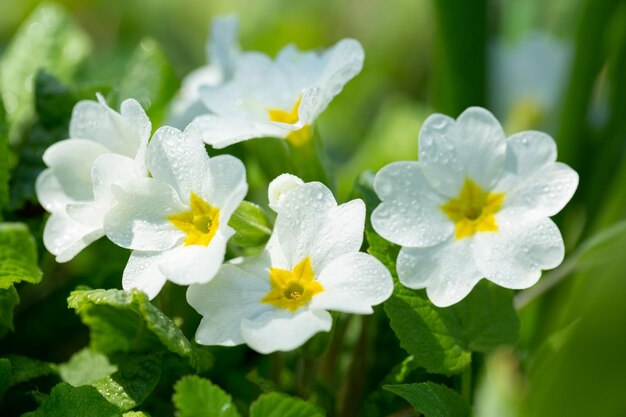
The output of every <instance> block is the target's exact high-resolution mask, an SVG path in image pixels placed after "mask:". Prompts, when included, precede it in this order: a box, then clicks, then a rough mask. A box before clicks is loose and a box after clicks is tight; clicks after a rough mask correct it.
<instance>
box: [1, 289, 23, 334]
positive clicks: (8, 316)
mask: <svg viewBox="0 0 626 417" xmlns="http://www.w3.org/2000/svg"><path fill="white" fill-rule="evenodd" d="M19 302H20V296H19V295H18V294H17V290H16V289H15V286H14V285H11V286H9V288H2V289H0V337H2V336H4V335H5V334H6V332H7V331H8V330H11V331H13V330H14V329H13V309H14V308H15V306H16V305H18V304H19Z"/></svg>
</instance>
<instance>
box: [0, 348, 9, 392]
mask: <svg viewBox="0 0 626 417" xmlns="http://www.w3.org/2000/svg"><path fill="white" fill-rule="evenodd" d="M9 386H11V361H10V360H8V359H7V358H0V401H1V400H2V397H4V393H5V392H7V389H9Z"/></svg>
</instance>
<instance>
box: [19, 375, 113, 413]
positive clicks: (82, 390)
mask: <svg viewBox="0 0 626 417" xmlns="http://www.w3.org/2000/svg"><path fill="white" fill-rule="evenodd" d="M77 416H89V417H121V416H122V411H121V410H120V409H119V408H117V407H116V406H115V405H113V404H111V403H110V402H108V401H107V400H106V399H105V398H104V397H103V396H102V395H100V393H99V392H98V391H97V390H96V389H95V388H94V387H92V386H90V385H84V386H82V387H73V386H71V385H70V384H68V383H65V382H62V383H60V384H58V385H56V386H55V387H54V388H52V392H50V396H49V397H48V398H47V399H46V400H45V401H44V403H43V404H42V405H41V407H39V409H38V410H37V411H35V412H34V413H29V414H28V417H77Z"/></svg>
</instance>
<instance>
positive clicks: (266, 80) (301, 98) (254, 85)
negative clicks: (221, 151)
mask: <svg viewBox="0 0 626 417" xmlns="http://www.w3.org/2000/svg"><path fill="white" fill-rule="evenodd" d="M363 60H364V53H363V48H362V47H361V44H360V43H359V42H357V41H356V40H354V39H344V40H341V41H340V42H338V43H337V44H336V45H334V46H333V47H331V48H329V49H328V50H326V51H324V52H322V53H317V52H303V51H299V50H298V49H296V48H295V47H294V46H293V45H289V46H287V47H285V48H283V49H282V50H281V51H280V52H279V53H278V56H277V57H276V59H275V60H272V59H270V58H269V57H268V56H266V55H263V54H261V53H248V54H245V55H243V54H242V55H241V56H239V57H238V59H237V60H236V63H235V73H234V75H233V78H232V79H231V80H230V81H228V82H226V83H225V84H222V85H218V86H204V87H202V88H201V89H200V97H201V98H202V101H203V103H204V105H205V106H206V108H207V109H209V110H210V111H211V112H212V113H213V114H210V115H205V116H201V117H199V118H197V119H195V120H194V122H193V123H192V124H191V125H190V127H189V129H188V130H189V132H192V133H193V134H194V135H196V136H198V137H201V138H202V139H203V140H204V141H205V142H206V143H208V144H209V145H212V146H213V147H216V148H223V147H226V146H228V145H231V144H233V143H237V142H241V141H244V140H248V139H253V138H262V137H276V138H281V139H286V140H288V141H289V142H290V143H291V144H292V145H294V146H302V145H304V144H306V143H307V142H309V141H310V139H311V134H312V126H313V124H314V122H315V120H316V119H317V117H318V116H319V115H320V114H321V113H322V112H323V111H324V110H325V109H326V107H328V105H329V104H330V102H331V101H332V100H333V98H335V96H336V95H337V94H339V93H340V92H341V90H342V89H343V87H344V85H345V84H346V83H347V82H348V81H350V80H351V79H352V78H353V77H355V76H356V75H357V74H358V73H359V72H360V71H361V69H362V67H363Z"/></svg>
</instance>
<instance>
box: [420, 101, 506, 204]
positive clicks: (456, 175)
mask: <svg viewBox="0 0 626 417" xmlns="http://www.w3.org/2000/svg"><path fill="white" fill-rule="evenodd" d="M505 152H506V140H505V135H504V132H503V130H502V126H500V123H499V122H498V121H497V120H496V118H495V117H493V115H492V114H491V113H490V112H489V111H487V110H485V109H483V108H480V107H470V108H469V109H467V110H465V111H464V112H463V113H462V114H461V115H460V116H459V118H458V119H457V120H456V121H455V120H454V119H452V118H450V117H447V116H444V115H441V114H434V115H432V116H430V117H429V118H428V119H426V121H425V122H424V124H423V125H422V129H421V131H420V136H419V161H420V164H421V166H422V171H423V173H424V175H425V176H426V178H427V179H428V181H429V182H430V184H431V185H432V187H433V188H434V189H436V190H437V191H439V192H441V193H443V194H445V195H447V196H449V197H456V196H457V195H458V193H459V191H460V190H461V187H462V186H463V183H464V182H465V179H466V178H469V179H471V180H473V181H474V182H476V183H477V184H478V185H480V186H481V187H482V188H483V189H486V190H490V189H492V187H493V185H494V184H495V183H496V182H497V181H498V180H499V179H500V175H501V174H502V169H503V166H504V160H505Z"/></svg>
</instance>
